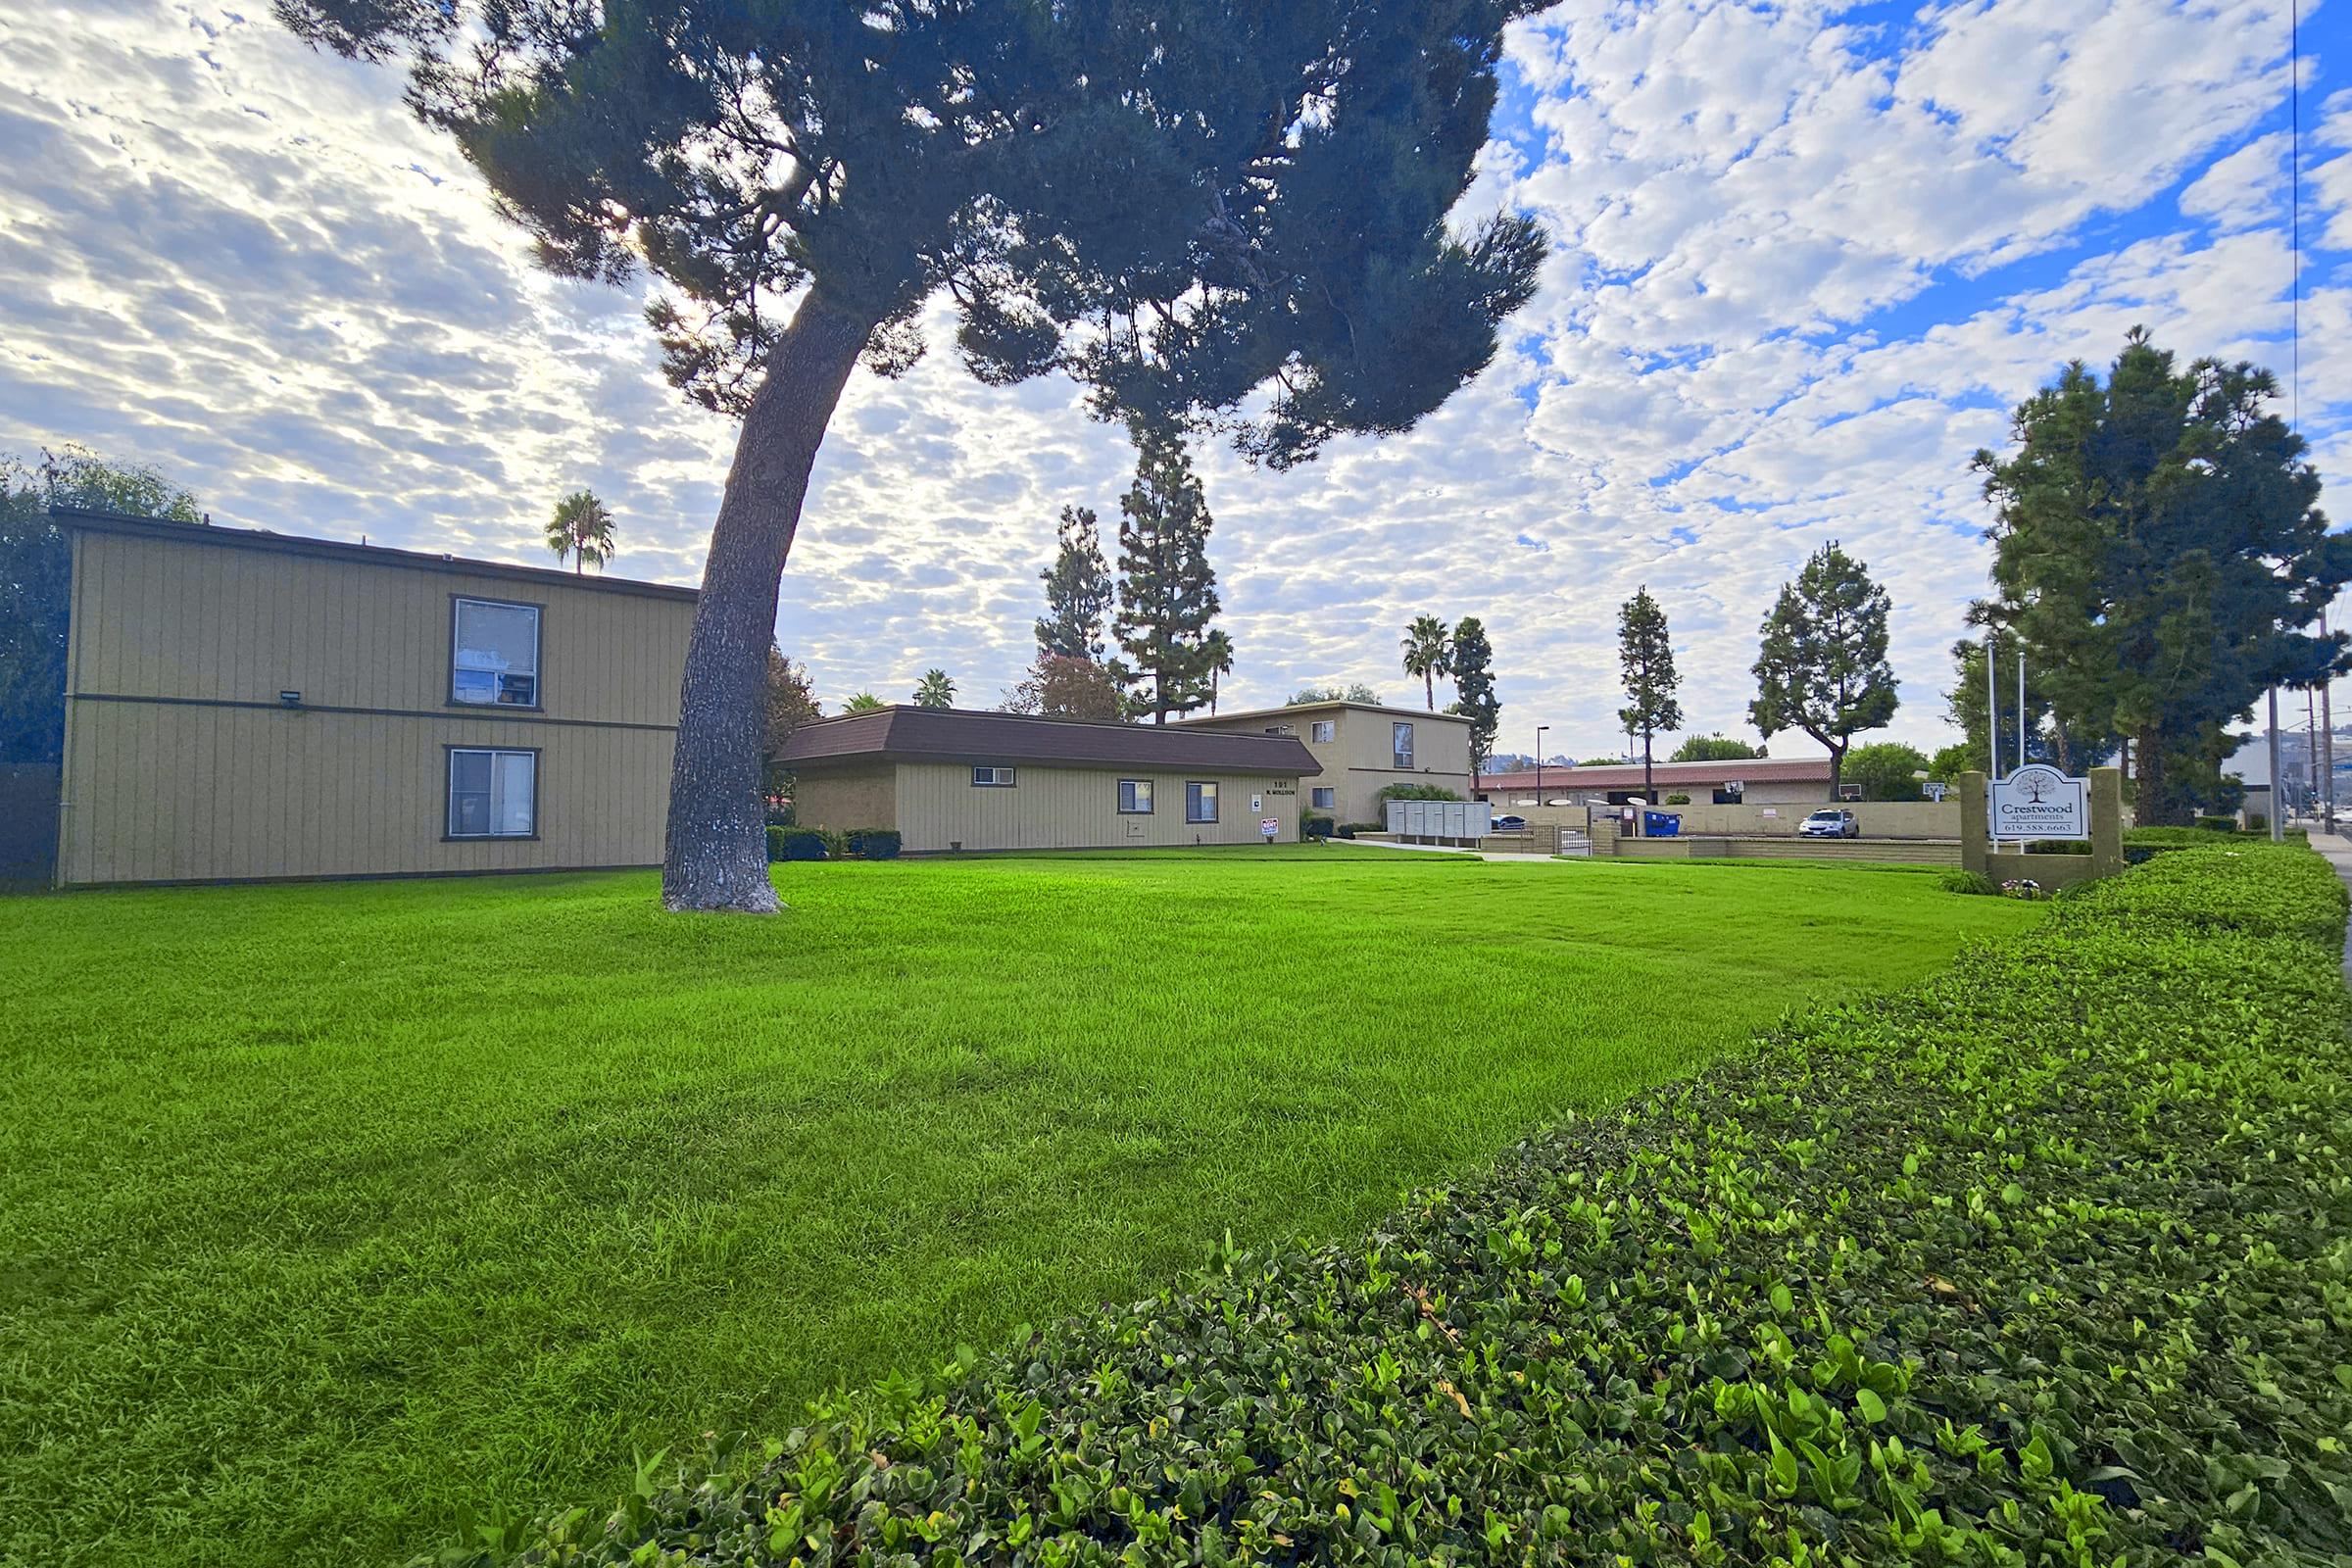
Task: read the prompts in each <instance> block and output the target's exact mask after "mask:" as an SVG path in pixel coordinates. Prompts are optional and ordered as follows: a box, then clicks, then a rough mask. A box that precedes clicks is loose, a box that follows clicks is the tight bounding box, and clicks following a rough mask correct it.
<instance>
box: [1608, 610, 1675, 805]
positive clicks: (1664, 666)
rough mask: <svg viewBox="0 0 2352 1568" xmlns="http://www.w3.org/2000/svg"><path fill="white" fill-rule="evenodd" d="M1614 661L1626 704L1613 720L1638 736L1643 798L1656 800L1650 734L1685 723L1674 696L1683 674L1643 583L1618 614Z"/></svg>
mask: <svg viewBox="0 0 2352 1568" xmlns="http://www.w3.org/2000/svg"><path fill="white" fill-rule="evenodd" d="M1617 663H1618V668H1619V670H1620V671H1621V672H1622V673H1623V674H1624V676H1625V699H1626V706H1625V707H1623V708H1620V709H1619V710H1617V721H1618V722H1619V723H1620V724H1623V725H1624V726H1625V727H1626V728H1627V729H1629V730H1638V731H1640V732H1641V735H1642V799H1643V800H1645V801H1647V802H1649V803H1650V804H1651V805H1652V806H1655V805H1656V804H1657V803H1658V797H1657V791H1656V788H1655V782H1656V781H1655V777H1654V775H1653V773H1652V766H1653V764H1652V763H1651V761H1650V745H1649V741H1650V737H1651V736H1652V735H1653V734H1655V733H1657V732H1658V731H1659V730H1677V729H1681V728H1682V727H1683V710H1682V705H1681V704H1679V703H1677V702H1676V701H1675V700H1674V693H1675V688H1676V687H1678V686H1680V685H1681V684H1682V677H1681V676H1680V675H1678V674H1676V673H1675V669H1674V645H1673V644H1672V643H1671V642H1669V641H1668V640H1667V635H1666V612H1665V611H1664V610H1662V609H1661V608H1659V605H1658V602H1657V601H1656V600H1655V599H1652V598H1650V597H1649V587H1648V585H1647V584H1646V583H1645V584H1643V585H1642V588H1641V590H1640V591H1639V592H1637V593H1636V594H1635V595H1634V597H1633V598H1631V599H1628V600H1627V601H1626V602H1625V604H1624V606H1623V608H1621V609H1620V610H1619V611H1618V612H1617Z"/></svg>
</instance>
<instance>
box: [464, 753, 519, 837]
mask: <svg viewBox="0 0 2352 1568" xmlns="http://www.w3.org/2000/svg"><path fill="white" fill-rule="evenodd" d="M447 825H448V830H449V836H450V837H451V838H453V839H527V838H530V837H532V836H533V835H534V834H536V833H537V832H538V831H539V754H538V753H537V752H519V751H515V752H510V751H498V750H494V749H492V748H489V747H476V746H453V747H451V748H450V749H449V821H448V824H447Z"/></svg>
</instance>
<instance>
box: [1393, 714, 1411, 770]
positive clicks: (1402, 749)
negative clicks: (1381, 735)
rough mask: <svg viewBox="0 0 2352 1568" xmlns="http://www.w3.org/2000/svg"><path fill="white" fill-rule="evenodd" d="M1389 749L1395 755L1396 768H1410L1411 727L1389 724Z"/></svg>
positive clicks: (1408, 725)
mask: <svg viewBox="0 0 2352 1568" xmlns="http://www.w3.org/2000/svg"><path fill="white" fill-rule="evenodd" d="M1389 748H1390V750H1391V751H1393V752H1394V753H1395V754H1396V757H1395V761H1396V764H1397V766H1398V767H1410V766H1412V765H1413V726H1412V725H1410V724H1391V725H1390V726H1389Z"/></svg>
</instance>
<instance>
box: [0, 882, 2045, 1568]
mask: <svg viewBox="0 0 2352 1568" xmlns="http://www.w3.org/2000/svg"><path fill="white" fill-rule="evenodd" d="M779 871H780V873H781V874H780V877H779V881H780V882H781V884H782V886H783V889H784V893H785V897H786V898H787V899H788V900H789V901H790V902H791V904H792V906H793V908H792V910H791V912H790V913H788V914H787V915H785V916H783V917H782V918H779V919H775V920H768V921H758V920H746V919H730V918H671V917H664V916H662V915H660V914H659V913H657V912H656V911H655V909H654V907H653V894H654V879H653V878H652V877H651V876H647V875H634V874H631V875H616V876H588V877H562V878H519V879H505V880H496V879H485V880H460V881H448V882H408V883H374V884H352V885H341V886H319V887H294V888H270V889H221V890H186V891H169V892H153V893H114V894H93V895H81V896H73V897H66V898H19V899H7V900H0V953H4V954H6V955H7V959H6V962H5V964H0V1068H4V1071H0V1111H4V1114H0V1455H5V1457H0V1560H6V1561H9V1562H17V1561H23V1562H25V1563H40V1564H66V1563H94V1562H110V1563H111V1562H123V1563H129V1562H136V1563H139V1564H142V1565H146V1564H176V1563H217V1564H224V1565H226V1564H235V1565H238V1568H246V1565H254V1564H271V1563H281V1562H310V1563H327V1562H334V1563H339V1564H340V1563H369V1562H383V1561H396V1560H398V1559H399V1558H400V1557H402V1556H403V1555H405V1554H406V1553H409V1552H412V1551H416V1550H421V1549H425V1548H428V1547H430V1546H432V1545H434V1544H438V1542H439V1541H440V1539H441V1538H442V1534H443V1532H445V1531H446V1530H447V1529H448V1528H449V1527H450V1524H451V1521H452V1520H453V1519H454V1518H455V1516H456V1514H457V1511H458V1509H459V1508H460V1506H461V1505H470V1506H474V1507H481V1508H487V1507H489V1506H492V1505H493V1504H504V1505H507V1506H512V1507H518V1508H524V1509H529V1508H535V1507H538V1506H540V1505H543V1504H547V1503H550V1502H569V1501H584V1502H598V1501H600V1500H601V1499H606V1498H609V1497H610V1496H611V1495H613V1493H615V1492H616V1491H617V1490H618V1487H619V1485H620V1482H621V1479H622V1478H623V1477H624V1476H625V1474H626V1471H627V1467H628V1462H629V1458H630V1454H631V1451H632V1449H637V1450H642V1451H644V1452H647V1453H650V1452H652V1451H653V1450H655V1449H657V1448H661V1447H663V1446H674V1447H677V1448H679V1449H680V1450H681V1451H683V1450H684V1449H685V1448H687V1447H689V1446H692V1445H693V1444H694V1443H695V1441H696V1440H697V1437H698V1435H699V1434H700V1433H702V1432H704V1431H707V1430H711V1429H721V1428H729V1427H735V1426H762V1425H765V1426H778V1425H783V1424H789V1423H790V1421H791V1419H792V1417H793V1416H794V1414H795V1413H796V1412H797V1411H798V1409H799V1407H800V1401H801V1400H802V1399H803V1398H805V1397H807V1396H809V1394H811V1393H813V1392H816V1391H819V1390H821V1389H822V1388H823V1387H825V1386H826V1385H828V1384H831V1383H835V1382H839V1381H842V1380H854V1381H863V1380H869V1379H872V1378H875V1377H878V1376H881V1375H883V1374H885V1373H887V1372H888V1371H889V1370H891V1369H892V1368H894V1367H898V1366H906V1365H924V1364H929V1363H932V1362H935V1361H936V1360H937V1359H939V1358H941V1357H943V1356H944V1355H945V1354H946V1353H947V1352H949V1351H950V1350H951V1349H952V1348H953V1347H954V1346H955V1345H956V1343H957V1342H958V1341H959V1340H961V1341H969V1342H971V1343H973V1344H976V1345H982V1346H985V1345H987V1344H990V1343H992V1342H994V1341H996V1340H999V1339H1001V1338H1002V1336H1003V1335H1004V1334H1005V1332H1006V1330H1007V1329H1009V1328H1010V1327H1011V1326H1012V1325H1014V1324H1015V1323H1018V1322H1022V1321H1026V1320H1039V1319H1043V1318H1046V1317H1050V1316H1053V1315H1056V1314H1060V1313H1065V1312H1069V1311H1073V1310H1079V1309H1083V1308H1085V1307H1087V1306H1088V1305H1089V1304H1090V1303H1093V1302H1097V1301H1101V1300H1105V1299H1127V1298H1130V1297H1135V1296H1139V1295H1143V1294H1146V1293H1147V1292H1148V1291H1149V1290H1150V1289H1151V1288H1152V1286H1153V1285H1154V1284H1155V1283H1156V1282H1157V1281H1159V1280H1160V1279H1162V1278H1164V1277H1165V1276H1166V1275H1168V1274H1169V1273H1170V1272H1172V1271H1174V1270H1176V1269H1179V1268H1181V1267H1183V1266H1185V1265H1187V1264H1189V1263H1193V1262H1197V1261H1198V1260H1199V1259H1200V1258H1201V1256H1202V1255H1203V1253H1204V1252H1205V1250H1206V1249H1207V1247H1208V1245H1209V1244H1210V1243H1211V1242H1212V1241H1213V1240H1214V1239H1215V1238H1217V1237H1218V1236H1220V1235H1221V1234H1223V1233H1224V1232H1225V1231H1227V1230H1228V1229H1230V1230H1231V1231H1232V1233H1233V1235H1234V1236H1235V1238H1236V1239H1237V1240H1239V1241H1242V1242H1244V1243H1246V1244H1253V1243H1260V1242H1268V1241H1273V1240H1276V1239H1279V1238H1283V1237H1286V1236H1297V1237H1301V1238H1317V1237H1323V1236H1329V1235H1334V1234H1338V1233H1341V1232H1343V1231H1345V1230H1347V1229H1348V1228H1352V1227H1360V1226H1361V1225H1363V1224H1366V1223H1368V1222H1370V1221H1372V1220H1374V1219H1376V1218H1378V1217H1379V1216H1380V1215H1381V1214H1382V1213H1383V1212H1384V1211H1386V1210H1387V1209H1388V1208H1389V1207H1391V1206H1392V1205H1393V1203H1394V1201H1395V1200H1396V1199H1397V1196H1398V1194H1399V1193H1400V1191H1401V1190H1402V1189H1404V1188H1405V1187H1407V1186H1410V1185H1413V1184H1416V1183H1426V1182H1429V1181H1432V1180H1434V1179H1438V1178H1442V1177H1444V1176H1446V1174H1448V1173H1451V1172H1459V1171H1466V1170H1471V1169H1475V1168H1476V1167H1478V1166H1480V1165H1481V1164H1483V1163H1485V1162H1486V1161H1488V1160H1490V1159H1492V1158H1493V1157H1494V1155H1495V1153H1496V1152H1498V1151H1499V1150H1501V1149H1502V1148H1504V1147H1505V1146H1506V1145H1508V1144H1509V1143H1510V1142H1511V1141H1512V1140H1513V1139H1514V1138H1516V1137H1517V1136H1519V1135H1520V1134H1521V1133H1523V1132H1525V1131H1527V1130H1529V1129H1530V1128H1532V1127H1534V1126H1536V1125H1538V1124H1540V1123H1542V1122H1544V1121H1546V1120H1555V1119H1558V1118H1559V1117H1561V1116H1562V1115H1563V1113H1566V1112H1569V1111H1573V1110H1576V1109H1579V1108H1581V1107H1591V1106H1594V1105H1598V1104H1602V1103H1609V1102H1613V1101H1616V1100H1619V1099H1621V1098H1623V1097H1624V1096H1626V1095H1627V1094H1628V1093H1630V1092H1632V1091H1633V1090H1635V1089H1636V1088H1638V1087H1640V1086H1642V1085H1643V1084H1646V1083H1649V1082H1652V1081H1654V1080H1656V1079H1658V1078H1660V1077H1663V1076H1666V1075H1669V1074H1674V1073H1678V1072H1682V1071H1685V1070H1688V1069H1689V1068H1691V1067H1692V1066H1694V1065H1696V1064H1698V1063H1700V1062H1703V1061H1705V1060H1706V1059H1708V1058H1709V1057H1710V1056H1712V1055H1714V1054H1718V1053H1720V1052H1722V1051H1723V1050H1725V1049H1726V1048H1727V1047H1730V1046H1732V1045H1734V1044H1736V1043H1737V1042H1738V1041H1739V1040H1740V1039H1741V1038H1742V1037H1743V1036H1745V1035H1747V1034H1748V1033H1749V1032H1750V1031H1752V1030H1754V1029H1755V1028H1757V1027H1758V1026H1760V1025H1763V1024H1767V1023H1769V1022H1771V1021H1772V1020H1773V1019H1774V1018H1775V1017H1776V1016H1777V1015H1779V1014H1780V1013H1781V1012H1782V1011H1783V1010H1785V1009H1787V1008H1789V1007H1791V1006H1794V1005H1798V1004H1800V1003H1802V1002H1804V1001H1806V1000H1807V999H1810V998H1817V997H1821V996H1824V995H1828V994H1832V993H1837V992H1850V991H1853V990H1856V989H1860V988H1865V987H1867V988H1881V987H1890V986H1893V985H1897V984H1901V983H1904V982H1907V981H1910V980H1913V979H1916V978H1918V977H1919V976H1921V975H1923V974H1925V973H1927V972H1929V971H1931V970H1933V969H1935V968H1936V966H1937V965H1939V964H1940V963H1941V962H1942V961H1943V960H1944V959H1945V958H1947V957H1948V956H1950V955H1951V954H1952V953H1953V952H1954V951H1955V949H1956V948H1957V946H1958V945H1959V943H1960V941H1961V940H1962V939H1963V938H1964V937H1966V936H1968V935H1971V934H1987V935H1989V934H1997V933H2001V932H2005V931H2009V930H2012V929H2015V928H2016V927H2017V926H2018V925H2019V924H2021V923H2023V922H2025V921H2027V920H2030V919H2031V918H2033V913H2034V911H2033V909H2032V908H2031V907H2029V906H2025V905H2020V904H2016V903H2012V902H2009V901H2005V900H1995V899H1970V898H1959V897H1954V896H1952V895H1949V894H1945V893H1943V892H1941V891H1940V890H1939V889H1938V888H1937V886H1936V879H1935V877H1934V876H1933V875H1930V874H1923V873H1919V872H1914V871H1903V870H1883V869H1870V870H1861V869H1845V868H1840V869H1835V870H1823V869H1813V868H1802V867H1774V868H1771V869H1769V870H1758V869H1756V868H1750V867H1744V866H1743V867H1740V868H1737V869H1727V868H1723V867H1716V866H1705V865H1691V866H1680V865H1652V864H1623V865H1620V864H1612V863H1608V862H1589V863H1582V864H1542V863H1537V864H1479V863H1476V862H1472V861H1469V860H1466V859H1462V858H1452V857H1441V856H1428V855H1423V856H1413V855H1403V854H1397V855H1389V854H1382V853H1380V852H1374V851H1331V850H1314V851H1307V850H1301V851H1298V852H1292V853H1288V854H1285V853H1283V852H1264V851H1243V852H1237V853H1232V854H1223V855H1219V854H1208V855H1201V854H1187V855H1175V856H1168V857H1158V856H1147V855H1126V856H1114V857H1104V858H1034V859H990V860H972V861H960V862H944V861H929V862H920V861H901V862H896V863H883V864H871V865H866V864H850V865H795V866H790V867H781V868H779Z"/></svg>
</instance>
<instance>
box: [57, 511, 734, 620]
mask: <svg viewBox="0 0 2352 1568" xmlns="http://www.w3.org/2000/svg"><path fill="white" fill-rule="evenodd" d="M50 515H51V516H53V517H55V518H56V519H57V521H58V525H59V526H60V527H65V528H72V529H74V530H75V531H77V532H80V533H112V534H128V535H132V536H134V537H137V538H143V539H161V540H164V541H166V542H168V543H171V544H186V545H212V546H215V547H218V548H220V549H223V550H266V551H271V552H274V553H276V554H279V555H288V556H312V557H316V558H319V559H322V560H327V561H343V562H350V563H354V564H367V565H371V566H398V567H402V568H405V569H407V570H411V571H446V572H453V573H459V572H462V573H464V574H465V575H466V576H469V577H508V578H514V579H517V580H519V581H523V582H535V583H541V584H551V585H552V584H559V583H560V584H562V585H563V586H564V587H566V588H585V589H587V590H589V591H590V592H592V593H610V594H638V595H641V596H645V597H649V598H654V599H674V600H681V601H683V602H685V603H688V604H692V603H693V602H694V600H695V599H696V598H697V597H698V591H697V590H695V589H692V588H681V587H679V586H678V585H677V584H675V583H666V582H640V581H638V580H636V579H635V578H633V577H608V576H605V575H604V574H603V573H602V572H599V573H597V574H595V575H593V576H591V575H590V574H588V573H587V572H570V571H562V570H558V569H556V568H554V567H550V566H523V565H516V564H514V563H512V562H505V561H475V560H471V559H469V558H467V557H465V556H452V555H433V554H431V553H429V552H427V551H421V550H395V549H393V548H391V547H390V546H388V545H355V544H350V543H347V542H345V541H343V540H341V539H314V538H312V537H310V536H309V535H307V534H298V533H272V532H270V530H269V529H267V528H224V527H222V526H221V525H220V524H219V523H215V522H210V521H206V522H178V521H174V520H173V519H172V518H170V517H134V516H131V515H127V514H124V513H120V512H98V511H92V510H88V509H85V508H80V507H58V508H56V509H55V510H53V511H52V512H51V513H50Z"/></svg>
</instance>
